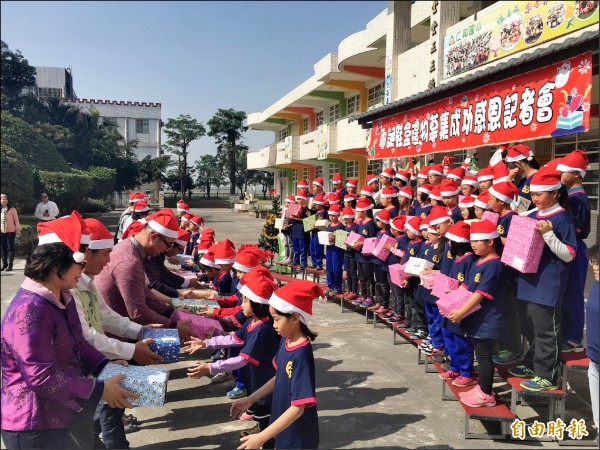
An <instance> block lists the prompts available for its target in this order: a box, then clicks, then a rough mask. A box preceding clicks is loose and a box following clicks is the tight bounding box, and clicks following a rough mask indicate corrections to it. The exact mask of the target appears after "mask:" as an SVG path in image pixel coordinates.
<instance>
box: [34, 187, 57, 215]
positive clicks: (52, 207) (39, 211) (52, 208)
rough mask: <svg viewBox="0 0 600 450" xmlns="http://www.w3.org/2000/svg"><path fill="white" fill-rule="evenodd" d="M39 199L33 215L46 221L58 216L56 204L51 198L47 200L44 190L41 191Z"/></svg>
mask: <svg viewBox="0 0 600 450" xmlns="http://www.w3.org/2000/svg"><path fill="white" fill-rule="evenodd" d="M40 199H41V201H40V202H39V203H38V204H37V206H36V207H35V213H34V214H35V217H37V218H38V220H39V221H40V222H48V221H49V220H54V219H56V217H57V216H58V213H59V211H58V206H56V203H54V202H53V201H51V200H48V194H47V193H46V192H42V193H41V194H40Z"/></svg>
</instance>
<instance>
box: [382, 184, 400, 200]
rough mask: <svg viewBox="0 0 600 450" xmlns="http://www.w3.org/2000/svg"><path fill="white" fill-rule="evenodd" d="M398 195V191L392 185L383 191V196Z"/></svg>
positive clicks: (391, 196) (394, 196) (392, 196)
mask: <svg viewBox="0 0 600 450" xmlns="http://www.w3.org/2000/svg"><path fill="white" fill-rule="evenodd" d="M396 197H398V191H396V189H394V188H393V187H391V186H388V187H386V188H384V189H383V190H382V191H381V198H396Z"/></svg>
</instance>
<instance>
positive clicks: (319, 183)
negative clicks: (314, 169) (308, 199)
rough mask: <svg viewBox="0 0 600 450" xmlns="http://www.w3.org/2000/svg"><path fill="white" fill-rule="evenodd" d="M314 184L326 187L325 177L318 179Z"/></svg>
mask: <svg viewBox="0 0 600 450" xmlns="http://www.w3.org/2000/svg"><path fill="white" fill-rule="evenodd" d="M312 184H314V185H317V186H319V187H323V186H324V185H325V180H323V177H317V178H315V179H314V180H313V182H312Z"/></svg>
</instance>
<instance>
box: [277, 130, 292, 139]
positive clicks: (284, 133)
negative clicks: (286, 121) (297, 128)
mask: <svg viewBox="0 0 600 450" xmlns="http://www.w3.org/2000/svg"><path fill="white" fill-rule="evenodd" d="M290 134H292V129H291V127H290V126H287V127H285V128H282V129H281V130H279V131H278V132H277V138H278V139H277V140H278V141H279V142H281V141H283V140H285V138H286V137H288V136H289V135H290Z"/></svg>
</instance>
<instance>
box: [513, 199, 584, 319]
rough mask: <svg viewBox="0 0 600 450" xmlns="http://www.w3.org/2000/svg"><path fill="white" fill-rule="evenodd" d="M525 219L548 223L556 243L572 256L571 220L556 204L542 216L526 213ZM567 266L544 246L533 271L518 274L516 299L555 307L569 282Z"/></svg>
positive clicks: (573, 241)
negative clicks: (560, 243) (527, 216)
mask: <svg viewBox="0 0 600 450" xmlns="http://www.w3.org/2000/svg"><path fill="white" fill-rule="evenodd" d="M529 217H531V218H532V219H536V220H549V221H550V222H552V231H554V234H555V235H556V237H557V238H558V240H559V241H561V242H562V243H563V244H565V245H566V246H567V248H568V249H569V252H570V253H571V254H572V255H573V256H575V249H576V248H577V238H576V236H575V226H574V225H573V219H571V216H570V215H569V214H568V213H567V212H566V211H565V210H564V209H563V208H561V207H560V205H558V204H556V205H554V206H553V207H551V208H549V209H548V210H546V211H545V212H544V213H542V212H541V211H539V210H538V209H534V210H532V211H531V212H530V213H529ZM569 264H570V263H566V262H564V261H563V260H561V259H560V258H559V257H558V256H556V255H555V254H554V253H552V250H550V247H548V245H545V244H544V250H543V252H542V257H541V258H540V265H539V267H538V270H537V272H536V273H521V274H519V282H518V288H517V297H518V298H519V299H520V300H527V301H530V302H533V303H537V304H539V305H546V306H552V307H557V306H559V305H560V302H561V299H562V298H563V295H564V292H565V289H566V287H567V280H568V279H569Z"/></svg>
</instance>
